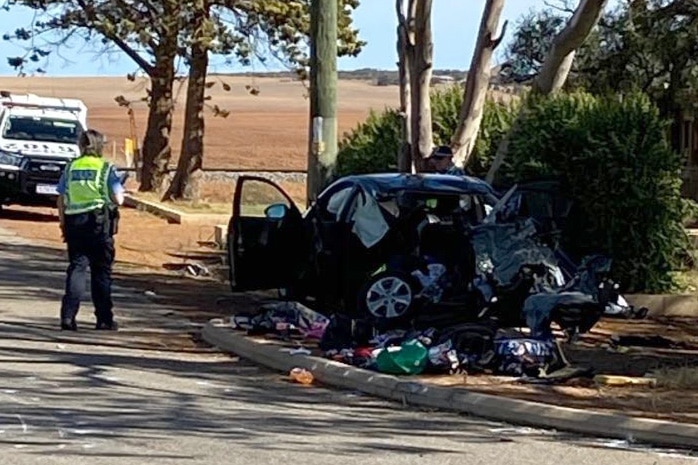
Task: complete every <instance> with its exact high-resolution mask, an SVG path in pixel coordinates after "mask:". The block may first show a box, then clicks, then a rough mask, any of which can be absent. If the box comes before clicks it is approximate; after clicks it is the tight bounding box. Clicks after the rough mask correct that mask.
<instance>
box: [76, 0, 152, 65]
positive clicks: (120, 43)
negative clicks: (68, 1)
mask: <svg viewBox="0 0 698 465" xmlns="http://www.w3.org/2000/svg"><path fill="white" fill-rule="evenodd" d="M77 3H78V5H80V8H81V9H82V11H83V12H84V13H85V15H86V16H91V17H92V19H93V20H95V19H96V16H95V15H94V13H93V12H92V9H91V7H90V5H88V4H87V2H85V0H77ZM99 32H100V33H101V34H102V35H104V37H106V38H107V39H109V40H110V41H112V42H113V43H114V45H116V46H117V47H119V48H120V49H121V50H122V51H123V52H124V53H125V54H126V55H128V57H129V58H131V59H132V60H133V61H135V62H136V64H137V65H138V66H139V67H140V68H141V69H143V71H145V72H146V73H147V74H148V75H149V76H151V77H152V76H153V74H154V73H155V67H153V65H151V64H150V63H148V61H147V60H146V59H145V58H143V57H142V56H141V55H140V54H139V53H138V52H136V51H135V50H134V49H133V48H132V47H131V46H129V45H128V44H127V43H126V41H124V40H123V39H121V38H120V37H118V36H116V35H115V34H109V33H105V31H99Z"/></svg>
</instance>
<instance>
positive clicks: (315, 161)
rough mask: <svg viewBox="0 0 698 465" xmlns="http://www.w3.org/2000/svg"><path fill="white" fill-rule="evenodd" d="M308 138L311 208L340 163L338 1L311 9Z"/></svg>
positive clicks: (315, 3)
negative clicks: (338, 138) (338, 152)
mask: <svg viewBox="0 0 698 465" xmlns="http://www.w3.org/2000/svg"><path fill="white" fill-rule="evenodd" d="M309 134H310V144H309V145H310V147H309V151H308V180H307V201H308V205H310V203H312V202H314V201H315V199H316V198H317V195H318V194H319V193H320V191H321V190H322V189H323V188H324V187H325V186H326V184H327V182H328V181H329V180H330V179H331V178H332V175H333V174H334V168H335V165H336V163H337V0H312V2H311V5H310V128H309Z"/></svg>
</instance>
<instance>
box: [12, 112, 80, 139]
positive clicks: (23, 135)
mask: <svg viewBox="0 0 698 465" xmlns="http://www.w3.org/2000/svg"><path fill="white" fill-rule="evenodd" d="M79 134H80V124H79V123H78V122H77V121H71V120H63V119H55V118H42V117H37V116H20V115H11V116H10V117H9V118H8V119H7V121H6V123H5V127H4V128H3V130H2V137H3V138H4V139H10V140H30V141H35V142H61V143H67V144H76V143H77V141H78V135H79Z"/></svg>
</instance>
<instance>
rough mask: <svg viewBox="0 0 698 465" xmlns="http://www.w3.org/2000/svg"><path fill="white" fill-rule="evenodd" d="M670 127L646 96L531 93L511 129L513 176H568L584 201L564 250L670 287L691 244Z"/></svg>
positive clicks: (642, 282)
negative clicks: (607, 259)
mask: <svg viewBox="0 0 698 465" xmlns="http://www.w3.org/2000/svg"><path fill="white" fill-rule="evenodd" d="M666 131H667V125H666V123H665V122H664V121H663V120H662V119H661V118H660V116H659V112H658V111H657V109H656V107H654V106H653V105H652V104H651V102H650V100H649V99H648V98H647V97H646V96H645V95H642V94H634V95H630V96H626V97H625V98H622V99H619V98H618V97H600V98H595V97H592V96H590V95H588V94H581V93H577V94H572V95H564V94H562V95H558V96H555V97H549V98H546V99H538V100H532V101H529V102H528V104H527V106H526V110H525V113H523V116H522V118H521V119H520V121H519V124H518V125H517V127H516V129H515V132H514V133H513V134H512V139H511V144H510V147H509V154H508V156H509V163H508V166H507V167H506V170H507V173H506V174H507V176H508V177H509V179H511V180H513V181H524V180H528V179H532V178H540V177H546V176H552V177H556V178H558V179H560V180H561V181H562V182H563V184H564V185H565V186H566V187H567V188H568V189H569V193H570V195H571V196H572V198H573V200H574V201H575V206H576V209H575V212H574V214H573V215H572V216H571V217H570V222H569V227H568V230H567V231H565V235H564V242H565V249H566V250H568V251H570V252H572V253H573V255H576V256H577V257H579V256H581V255H584V254H587V253H599V252H600V253H605V254H608V255H609V256H611V257H613V259H614V274H615V275H616V276H617V277H618V279H620V280H621V281H622V282H623V283H624V284H625V286H626V287H627V288H628V289H629V290H631V291H640V290H644V291H650V292H660V291H665V290H668V289H670V288H671V287H672V284H673V283H672V278H671V271H672V270H674V269H677V268H679V267H680V266H681V264H682V263H681V259H682V258H683V257H686V256H687V250H688V238H687V236H686V233H685V231H684V230H683V227H682V222H683V218H684V216H685V214H686V206H685V204H684V202H683V201H682V199H681V193H680V187H681V177H680V171H681V159H680V156H679V155H678V154H677V153H675V152H673V151H672V150H671V148H670V147H669V146H668V144H667V142H666V139H665V136H666V134H667V132H666Z"/></svg>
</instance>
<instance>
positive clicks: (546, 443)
mask: <svg viewBox="0 0 698 465" xmlns="http://www.w3.org/2000/svg"><path fill="white" fill-rule="evenodd" d="M64 267H65V264H64V263H63V262H62V261H61V260H60V257H56V255H55V253H54V252H53V251H51V250H50V249H46V248H43V247H41V246H37V245H30V244H28V243H27V242H26V241H24V240H22V239H21V238H18V237H16V236H13V235H11V234H9V233H7V231H2V230H0V457H1V458H0V463H2V464H3V465H27V464H42V465H43V464H75V465H80V464H90V465H99V464H119V465H131V464H132V465H142V464H146V463H147V464H189V463H191V464H206V465H217V464H226V465H230V464H246V465H256V464H260V465H262V464H277V463H279V464H284V465H288V464H295V463H298V464H303V465H314V464H317V465H321V464H322V465H326V464H328V463H332V464H333V465H338V464H344V463H346V464H356V463H359V461H361V462H365V463H371V464H374V463H375V464H401V465H402V464H420V465H431V464H434V465H436V464H439V465H441V464H461V463H468V464H480V463H482V464H488V465H500V464H501V465H504V464H506V465H510V464H535V465H543V464H556V465H559V464H575V465H583V464H590V465H591V464H594V465H599V464H617V463H623V464H627V465H630V464H648V465H653V464H681V463H696V459H695V458H691V457H689V456H687V455H679V454H672V453H669V452H667V451H658V450H646V449H628V448H627V444H625V443H612V442H608V441H603V440H592V439H588V438H587V439H585V438H578V437H571V436H565V435H560V434H556V433H554V432H546V431H537V430H527V429H522V428H515V427H511V426H507V425H502V424H497V423H492V422H487V421H483V420H479V419H473V418H466V417H462V416H458V415H452V414H446V413H438V412H425V411H417V410H414V409H410V408H405V407H403V406H401V405H396V404H391V403H387V402H383V401H379V400H375V399H371V398H368V397H364V396H360V395H357V394H355V393H351V392H346V391H336V390H329V389H323V388H317V387H304V386H297V385H293V384H290V383H288V382H286V381H285V380H283V378H282V376H280V375H278V374H275V373H271V372H268V371H266V370H263V369H260V368H257V367H255V366H252V365H250V364H248V363H245V362H242V361H239V360H235V359H232V358H230V357H227V356H224V355H221V354H218V353H216V352H215V351H213V350H205V349H201V350H190V351H181V350H176V349H172V348H168V346H169V345H170V344H168V341H171V340H174V339H175V338H177V337H181V334H182V333H186V332H187V331H192V330H194V329H195V328H192V325H191V324H190V323H189V322H187V321H185V320H182V319H179V317H177V316H176V315H172V314H171V312H169V311H168V309H163V308H158V307H157V306H156V305H155V304H153V303H152V302H150V301H148V300H147V298H146V297H144V296H143V294H142V290H127V289H118V290H117V293H116V302H117V304H118V306H119V315H120V321H121V323H122V327H123V330H122V331H120V332H118V333H101V332H100V333H97V332H95V331H93V330H92V329H91V328H90V326H91V324H92V320H93V317H92V315H91V309H90V308H89V305H86V306H85V307H84V308H83V311H82V313H81V315H80V321H79V322H80V323H82V326H83V328H84V329H83V330H82V331H81V332H79V333H77V334H66V333H61V332H60V331H57V330H56V329H55V327H56V325H57V312H58V302H59V299H60V296H61V293H62V285H63V272H64Z"/></svg>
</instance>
